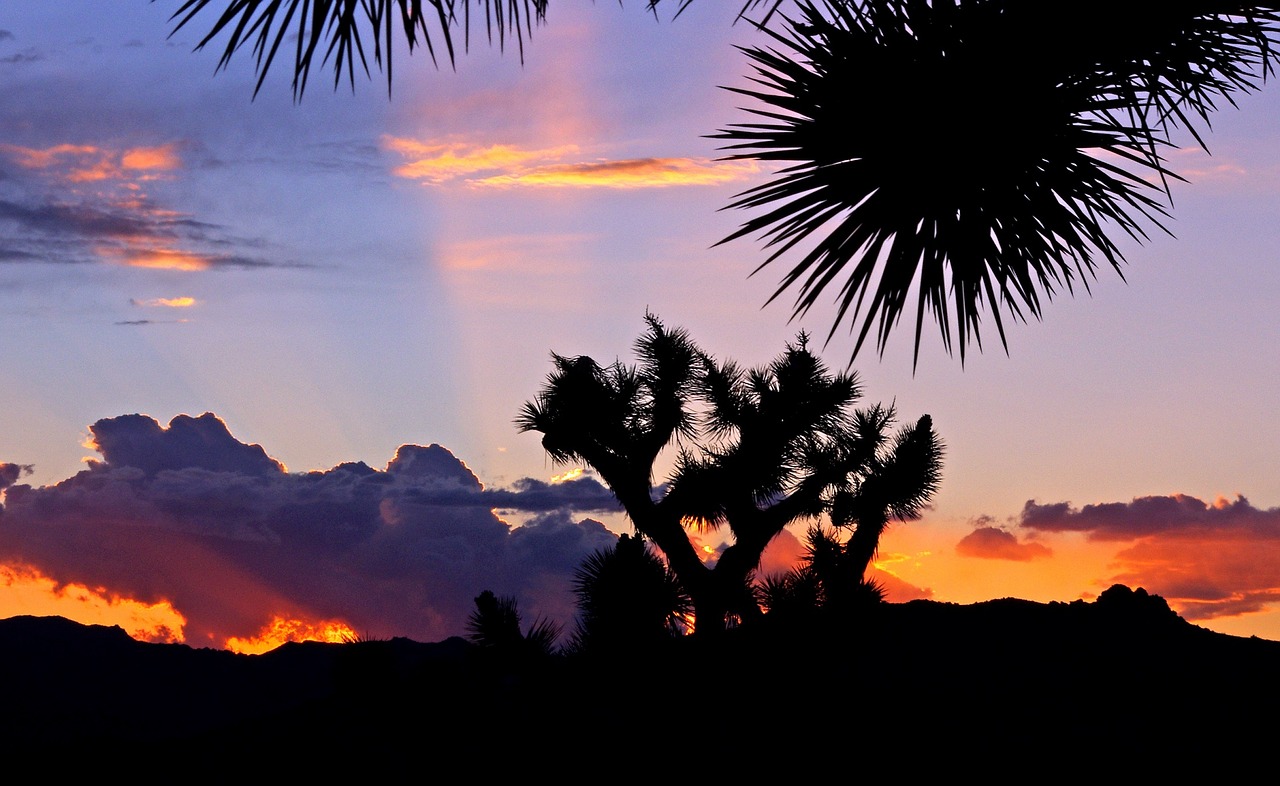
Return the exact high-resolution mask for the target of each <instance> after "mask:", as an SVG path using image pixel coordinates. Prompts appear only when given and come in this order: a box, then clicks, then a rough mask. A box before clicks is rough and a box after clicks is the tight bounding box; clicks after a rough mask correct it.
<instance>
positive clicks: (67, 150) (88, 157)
mask: <svg viewBox="0 0 1280 786" xmlns="http://www.w3.org/2000/svg"><path fill="white" fill-rule="evenodd" d="M0 154H3V155H4V156H5V157H7V158H8V159H9V160H11V161H13V162H14V163H16V164H17V165H18V166H21V167H23V168H25V169H34V170H41V171H45V172H47V173H48V174H50V175H51V176H53V177H54V178H55V179H60V180H65V181H67V182H71V183H89V182H95V181H102V180H130V179H133V178H134V177H136V173H137V172H139V171H153V170H159V171H169V170H174V169H178V168H180V167H181V166H182V161H181V159H180V158H179V157H178V153H177V147H176V146H175V145H173V144H168V145H159V146H156V147H135V148H124V149H110V148H104V147H98V146H96V145H69V144H62V145H53V146H51V147H46V148H32V147H22V146H20V145H0ZM149 177H154V176H153V175H152V176H144V177H143V179H149Z"/></svg>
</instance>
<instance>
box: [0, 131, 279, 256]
mask: <svg viewBox="0 0 1280 786" xmlns="http://www.w3.org/2000/svg"><path fill="white" fill-rule="evenodd" d="M0 164H7V165H8V167H7V171H6V174H7V177H5V178H4V180H5V182H6V188H5V189H4V190H3V191H0V227H3V228H4V230H5V234H6V239H7V241H8V244H9V246H8V249H7V251H8V253H6V254H4V255H0V261H16V262H31V261H43V262H49V263H66V262H80V263H85V262H109V263H114V264H123V265H128V266H132V267H150V268H164V269H172V270H188V271H198V270H211V269H218V268H240V269H244V268H257V267H275V266H290V267H296V266H297V265H296V264H294V263H279V262H275V261H272V260H268V259H264V258H262V257H261V256H260V255H257V254H255V253H249V250H250V248H251V246H252V245H253V244H251V243H248V242H246V241H243V240H239V239H236V238H233V237H231V236H230V235H228V234H227V233H226V232H225V230H224V229H223V228H222V227H219V226H217V225H214V224H209V223H206V222H202V221H198V220H196V219H194V218H192V217H191V216H189V215H185V214H182V213H180V212H178V211H175V210H172V209H170V208H168V207H166V205H165V204H164V203H163V201H162V200H161V199H159V198H158V197H157V196H156V195H155V193H153V192H154V189H155V187H156V186H157V185H158V184H159V183H160V182H161V181H164V180H168V179H172V178H174V177H176V176H177V175H178V174H180V172H181V170H182V168H183V163H182V158H181V155H180V151H179V148H178V146H177V145H176V144H170V145H159V146H152V147H132V148H113V147H104V146H98V145H72V144H56V145H51V146H49V147H44V148H34V147H23V146H20V145H10V144H0Z"/></svg>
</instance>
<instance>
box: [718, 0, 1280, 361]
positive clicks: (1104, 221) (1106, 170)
mask: <svg viewBox="0 0 1280 786" xmlns="http://www.w3.org/2000/svg"><path fill="white" fill-rule="evenodd" d="M796 5H797V9H796V11H795V12H794V13H790V14H787V13H779V14H778V15H777V16H776V20H777V21H776V23H775V24H773V25H770V26H767V27H765V28H764V30H765V32H766V33H767V34H768V36H769V37H770V39H771V41H772V43H773V45H772V46H756V47H750V48H747V49H745V50H744V51H745V53H746V55H747V56H748V58H749V59H750V61H751V62H752V64H753V66H754V69H755V77H754V79H753V82H754V83H755V85H756V86H755V87H753V88H732V87H731V88H729V89H730V90H733V91H735V92H738V93H740V94H742V95H744V96H746V97H748V98H751V99H753V100H754V101H755V102H756V105H755V106H752V107H748V108H747V111H748V112H749V113H750V114H752V115H754V116H755V118H756V119H757V120H758V122H750V123H742V124H736V125H730V126H728V127H727V128H726V129H724V130H722V131H721V132H720V133H719V134H717V135H715V136H716V137H717V138H720V139H723V140H725V142H726V145H725V148H724V149H725V150H726V152H727V157H728V158H747V159H756V160H760V161H764V162H768V163H770V164H773V165H775V166H776V167H777V170H776V173H775V176H774V177H773V179H772V180H770V181H768V182H766V183H764V184H762V185H759V186H756V187H754V188H752V189H750V190H748V191H746V192H744V193H742V194H740V195H739V196H738V197H737V199H736V200H735V201H733V202H732V203H731V204H730V205H729V207H731V208H735V209H746V210H751V211H756V212H757V215H755V216H754V217H753V218H750V219H749V220H747V221H746V222H745V223H743V224H742V225H741V227H740V228H739V229H738V230H737V231H736V232H734V233H732V234H731V235H729V236H728V237H726V238H725V239H724V240H722V241H721V242H722V243H724V242H728V241H730V240H734V239H736V238H740V237H743V236H745V235H758V236H759V237H760V238H761V239H762V241H763V243H764V246H765V248H766V249H767V250H768V251H769V256H768V257H767V258H766V259H765V261H764V262H763V263H761V264H760V265H759V266H758V267H756V268H755V271H756V272H759V271H760V270H761V269H763V268H764V267H766V266H768V265H771V264H773V263H775V262H778V261H779V260H781V259H783V258H784V257H789V258H791V259H792V262H791V266H790V268H789V269H787V270H786V272H785V273H784V274H783V275H782V278H781V283H780V285H779V287H778V288H777V290H776V291H775V293H774V295H773V297H772V298H770V300H771V301H772V300H773V299H776V298H778V297H779V296H781V295H782V294H783V292H790V291H793V290H797V294H796V297H795V301H794V304H793V306H794V310H793V316H795V317H798V316H802V315H804V314H805V313H807V312H808V311H809V310H810V309H811V308H812V307H813V306H814V305H815V303H817V302H818V298H819V296H822V295H829V294H831V293H832V291H833V290H834V292H835V294H834V297H833V301H834V303H835V305H836V316H835V319H834V321H833V324H832V325H831V329H830V332H829V333H828V335H827V340H828V341H830V339H831V338H832V336H833V335H834V333H835V332H836V330H837V329H839V328H840V327H841V326H842V325H844V324H845V323H846V322H847V323H848V327H849V330H850V332H851V333H855V334H856V339H855V341H854V346H853V351H852V353H851V357H850V360H851V361H852V359H853V358H854V357H856V356H857V354H858V352H859V351H860V349H861V348H862V346H863V344H864V342H866V340H867V339H868V337H869V336H870V335H872V334H873V333H874V335H875V343H876V345H877V348H878V350H879V351H880V352H881V354H883V352H884V348H885V345H886V342H887V340H888V338H889V336H890V333H891V332H892V331H893V329H894V328H895V327H896V325H897V324H898V322H899V320H900V318H901V316H902V314H903V312H904V310H906V308H907V307H908V302H909V300H910V298H911V293H912V292H913V290H914V291H915V298H916V319H915V358H916V361H917V362H918V360H919V351H920V341H921V333H922V330H923V324H924V321H925V319H926V316H931V317H932V318H933V320H934V321H935V322H936V323H937V325H938V327H939V329H940V333H941V338H942V342H943V345H944V347H945V349H946V350H947V352H948V353H950V352H952V350H953V348H956V347H958V349H959V353H960V359H961V362H963V360H964V357H965V350H966V347H967V346H968V345H969V344H970V343H971V342H972V343H974V344H975V345H976V346H977V347H978V348H979V350H980V349H981V335H980V333H979V325H980V322H981V318H982V316H983V314H984V313H989V315H990V317H991V319H992V321H993V322H994V324H995V328H996V330H997V332H998V334H999V337H1000V341H1001V344H1002V346H1004V347H1005V349H1006V351H1007V341H1006V336H1005V327H1004V321H1003V319H1002V311H1003V312H1006V313H1007V314H1008V315H1011V316H1012V317H1013V318H1015V319H1017V320H1019V321H1025V319H1026V317H1028V316H1032V317H1036V318H1039V317H1040V316H1041V311H1042V308H1043V303H1042V301H1047V300H1049V299H1051V298H1052V297H1053V295H1054V294H1056V293H1058V292H1060V291H1063V290H1065V291H1067V292H1069V293H1070V292H1073V291H1074V289H1075V288H1076V286H1077V285H1080V286H1083V287H1084V288H1085V289H1086V290H1087V289H1088V287H1089V282H1090V280H1091V279H1092V278H1094V277H1095V275H1096V269H1097V268H1098V266H1099V263H1105V264H1107V265H1109V266H1110V267H1112V268H1113V269H1115V270H1116V271H1117V272H1119V273H1121V275H1123V273H1122V271H1121V266H1122V263H1123V261H1124V256H1123V253H1122V251H1121V249H1120V247H1119V245H1118V244H1117V242H1116V240H1115V239H1113V237H1127V238H1130V239H1133V240H1136V241H1138V242H1143V241H1145V240H1146V239H1147V237H1148V235H1147V233H1148V231H1149V230H1150V229H1157V230H1160V231H1167V230H1166V229H1165V227H1164V225H1163V223H1162V222H1163V220H1164V219H1165V218H1166V217H1167V216H1168V211H1167V208H1166V200H1167V197H1168V187H1169V182H1170V181H1171V180H1178V179H1180V178H1179V176H1178V175H1177V174H1176V173H1175V172H1173V171H1171V170H1170V169H1169V168H1168V167H1167V166H1166V162H1165V158H1164V153H1165V152H1166V150H1167V149H1168V148H1169V146H1170V141H1169V132H1170V130H1171V129H1174V128H1177V127H1182V128H1185V129H1187V130H1189V131H1190V133H1191V134H1192V135H1193V136H1194V137H1195V138H1196V139H1197V140H1198V141H1200V142H1201V143H1203V140H1202V137H1201V133H1200V130H1199V127H1198V126H1199V124H1201V123H1203V124H1204V125H1205V126H1206V127H1207V125H1208V121H1209V115H1210V113H1211V112H1212V111H1213V110H1214V109H1215V108H1216V106H1217V104H1216V102H1218V101H1227V102H1230V101H1232V100H1233V94H1235V93H1238V92H1247V91H1250V90H1253V89H1255V88H1256V87H1257V85H1258V84H1259V82H1260V80H1261V79H1264V78H1265V77H1266V75H1267V74H1269V73H1270V71H1271V68H1272V65H1273V59H1274V56H1275V53H1274V52H1273V51H1272V43H1273V42H1274V41H1275V40H1276V33H1277V22H1278V21H1280V15H1278V14H1277V12H1276V11H1275V10H1273V9H1270V8H1267V7H1258V6H1255V5H1252V4H1248V3H1236V2H1213V1H1212V0H1175V1H1174V2H1152V1H1150V0H1141V1H1140V0H1132V1H1131V2H1110V3H1106V4H1104V3H1102V2H1099V1H1098V0H1085V2H1074V1H1073V2H1067V1H1066V0H1051V1H1049V2H1036V3H1027V2H1021V1H1020V0H803V1H802V2H798V3H797V4H796ZM1048 31H1051V35H1047V34H1046V32H1048ZM953 331H954V332H953Z"/></svg>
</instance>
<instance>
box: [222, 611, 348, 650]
mask: <svg viewBox="0 0 1280 786" xmlns="http://www.w3.org/2000/svg"><path fill="white" fill-rule="evenodd" d="M358 638H359V637H358V636H357V635H356V632H355V630H353V629H352V628H351V626H350V625H348V624H346V623H345V622H343V621H341V620H321V621H318V622H306V621H304V620H297V619H287V618H285V617H281V616H275V617H272V618H271V622H269V623H267V625H266V626H265V627H264V628H263V629H262V630H260V631H258V634H257V635H256V636H250V637H247V638H240V637H238V636H232V637H231V638H229V639H227V641H226V644H225V645H224V646H225V648H226V649H228V650H231V651H232V652H234V653H237V654H240V655H261V654H263V653H264V652H270V651H271V650H273V649H275V648H276V647H279V646H280V645H282V644H287V643H288V642H291V641H319V642H325V643H328V644H344V643H348V642H352V641H356V640H357V639H358Z"/></svg>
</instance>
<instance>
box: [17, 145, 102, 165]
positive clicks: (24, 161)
mask: <svg viewBox="0 0 1280 786" xmlns="http://www.w3.org/2000/svg"><path fill="white" fill-rule="evenodd" d="M101 152H102V151H101V148H97V147H94V146H92V145H53V146H52V147H46V148H43V149H40V148H34V147H22V146H20V145H6V144H0V153H3V154H4V155H5V156H6V157H7V158H8V159H9V160H10V161H12V162H14V163H15V164H17V165H18V166H20V167H24V168H26V169H48V168H49V167H51V166H53V165H54V164H56V163H57V162H59V161H62V160H64V159H66V158H68V157H82V156H94V155H98V154H100V153H101Z"/></svg>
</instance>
